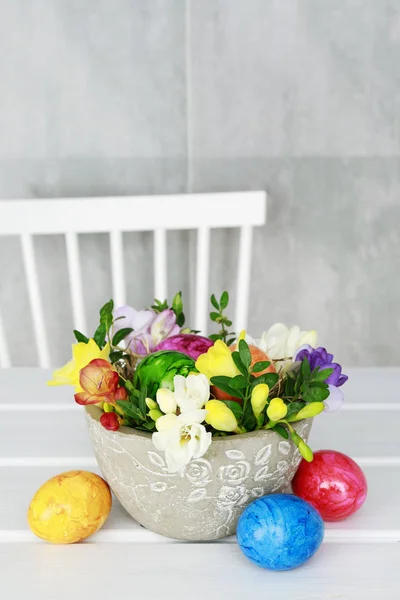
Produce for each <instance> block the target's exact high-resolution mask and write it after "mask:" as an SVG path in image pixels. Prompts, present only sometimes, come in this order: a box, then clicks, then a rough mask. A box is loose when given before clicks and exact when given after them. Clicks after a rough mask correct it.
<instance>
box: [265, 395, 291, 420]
mask: <svg viewBox="0 0 400 600" xmlns="http://www.w3.org/2000/svg"><path fill="white" fill-rule="evenodd" d="M286 413H287V406H286V404H285V403H284V401H283V400H282V398H272V400H271V402H270V403H269V405H268V408H267V415H268V418H269V419H270V420H271V421H275V422H276V421H279V420H280V419H283V418H284V417H286Z"/></svg>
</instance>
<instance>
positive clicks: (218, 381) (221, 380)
mask: <svg viewBox="0 0 400 600" xmlns="http://www.w3.org/2000/svg"><path fill="white" fill-rule="evenodd" d="M210 381H211V385H215V387H217V388H219V389H220V390H222V391H223V392H226V393H227V394H231V395H232V388H231V387H229V384H230V381H231V377H226V376H225V375H218V376H216V377H211V379H210Z"/></svg>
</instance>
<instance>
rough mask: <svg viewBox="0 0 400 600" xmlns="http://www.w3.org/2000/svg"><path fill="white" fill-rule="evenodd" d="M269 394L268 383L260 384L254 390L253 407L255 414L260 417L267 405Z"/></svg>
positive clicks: (252, 393) (252, 396) (252, 395)
mask: <svg viewBox="0 0 400 600" xmlns="http://www.w3.org/2000/svg"><path fill="white" fill-rule="evenodd" d="M268 394H269V387H268V385H267V384H266V383H259V384H258V385H256V386H255V387H254V388H253V391H252V392H251V407H252V409H253V413H254V415H255V416H256V417H258V416H259V415H260V414H261V413H262V411H263V410H264V408H265V405H266V404H267V398H268Z"/></svg>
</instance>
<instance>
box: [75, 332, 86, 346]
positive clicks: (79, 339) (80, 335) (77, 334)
mask: <svg viewBox="0 0 400 600" xmlns="http://www.w3.org/2000/svg"><path fill="white" fill-rule="evenodd" d="M74 336H75V339H76V341H77V342H82V343H83V344H87V343H88V341H89V338H87V337H86V335H83V333H81V332H80V331H78V330H77V329H74Z"/></svg>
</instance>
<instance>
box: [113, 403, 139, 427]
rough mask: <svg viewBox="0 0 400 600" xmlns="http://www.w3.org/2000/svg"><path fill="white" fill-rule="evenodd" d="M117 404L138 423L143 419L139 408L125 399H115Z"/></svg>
mask: <svg viewBox="0 0 400 600" xmlns="http://www.w3.org/2000/svg"><path fill="white" fill-rule="evenodd" d="M117 404H118V406H119V407H120V408H122V410H123V411H124V413H126V414H127V415H128V417H131V419H133V420H134V421H139V422H140V423H141V422H142V421H143V415H142V413H141V412H140V410H139V409H138V408H137V407H136V406H134V405H133V404H131V403H130V402H128V401H127V400H117Z"/></svg>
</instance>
